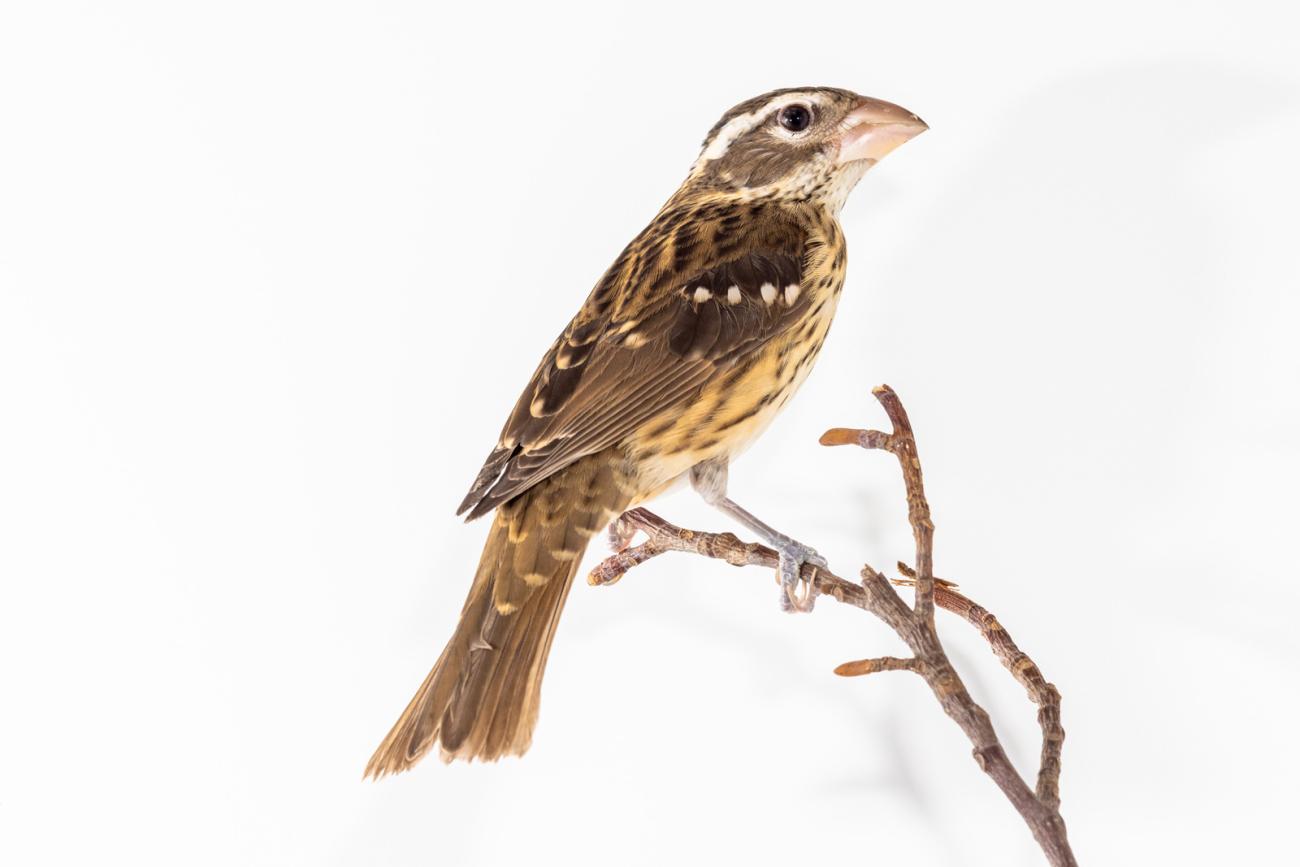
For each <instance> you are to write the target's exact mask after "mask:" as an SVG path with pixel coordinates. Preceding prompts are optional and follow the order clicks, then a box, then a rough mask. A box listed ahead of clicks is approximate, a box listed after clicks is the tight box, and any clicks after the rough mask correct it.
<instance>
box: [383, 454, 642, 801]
mask: <svg viewBox="0 0 1300 867" xmlns="http://www.w3.org/2000/svg"><path fill="white" fill-rule="evenodd" d="M601 457H604V455H593V456H591V457H588V458H585V459H583V460H582V461H579V462H578V463H576V464H574V465H572V466H570V467H568V468H567V469H565V470H563V471H561V472H560V473H557V474H556V475H554V476H551V477H550V478H548V479H546V480H544V481H542V482H541V483H539V484H538V485H537V486H535V487H533V488H531V489H529V490H528V491H525V492H524V493H522V494H520V495H519V496H518V497H515V498H514V499H513V500H510V501H509V502H507V503H504V504H502V505H501V507H500V508H498V509H497V514H496V517H495V519H494V520H493V523H492V530H491V532H490V533H489V534H488V540H487V544H486V546H485V547H484V548H483V556H482V558H481V559H480V560H479V566H478V572H477V573H476V574H475V576H474V584H473V586H472V587H471V588H470V591H469V597H468V598H467V599H466V600H465V607H464V608H463V609H462V610H461V615H460V622H459V624H458V625H457V626H456V632H455V634H453V635H452V637H451V640H450V641H449V642H448V643H447V646H446V648H445V649H444V650H443V651H442V655H441V656H440V657H438V661H437V662H436V663H434V666H433V670H432V671H430V672H429V676H428V677H426V678H425V679H424V683H423V684H421V686H420V688H419V690H417V691H416V693H415V697H414V698H412V699H411V701H410V703H409V704H408V705H407V706H406V710H405V711H403V712H402V715H401V717H400V718H398V720H397V723H396V724H395V725H394V726H393V728H392V730H391V731H390V732H389V733H388V736H387V737H386V738H384V741H383V743H381V744H380V745H379V749H377V750H375V754H374V755H373V756H371V758H370V762H369V763H368V764H367V765H366V776H368V777H373V778H376V779H378V778H379V777H382V776H384V775H385V774H393V773H398V772H401V771H405V770H408V769H409V768H411V767H413V766H414V765H415V764H416V763H417V762H418V761H420V759H422V758H424V756H425V754H427V753H428V752H429V750H431V749H432V748H433V746H434V745H435V744H440V745H441V748H442V749H441V752H442V757H443V759H444V760H445V761H451V760H453V759H463V760H466V761H471V760H474V759H481V760H484V761H494V760H496V759H498V758H500V757H501V756H506V755H522V754H523V753H524V752H525V751H527V749H528V746H529V744H530V743H531V742H532V738H533V727H534V725H535V724H536V722H537V709H538V705H539V701H540V694H541V686H542V675H543V673H544V670H545V667H546V657H547V654H548V653H549V652H550V649H551V640H552V638H554V636H555V627H556V625H557V624H558V623H559V620H560V612H561V611H562V610H563V609H564V601H565V599H566V598H567V597H568V595H569V587H570V586H571V585H572V584H573V576H574V574H575V573H576V572H577V570H578V564H579V562H580V561H581V559H582V555H583V552H584V551H585V550H586V548H587V543H588V542H589V541H590V540H591V537H592V536H593V535H594V534H595V533H596V531H597V530H599V529H600V528H601V527H603V526H604V525H605V524H606V523H608V521H609V520H610V519H611V518H612V517H613V516H614V515H615V514H617V513H618V512H620V511H622V510H623V509H624V508H625V507H626V506H627V503H628V501H629V499H630V498H629V497H628V496H627V495H626V494H625V493H624V492H623V488H622V486H621V484H619V478H618V477H617V473H616V471H615V467H614V466H613V465H612V462H610V461H608V460H604V461H599V460H597V459H598V458H601Z"/></svg>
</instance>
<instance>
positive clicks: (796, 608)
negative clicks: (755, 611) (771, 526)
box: [777, 539, 827, 612]
mask: <svg viewBox="0 0 1300 867" xmlns="http://www.w3.org/2000/svg"><path fill="white" fill-rule="evenodd" d="M777 554H778V555H779V557H780V560H779V563H778V565H777V573H778V574H779V576H780V579H781V610H782V611H790V612H808V611H812V610H813V604H814V603H815V602H816V601H817V585H816V584H815V583H814V581H813V580H811V579H809V580H805V579H804V578H803V577H802V576H801V575H800V572H801V571H802V569H803V566H804V564H807V565H809V566H812V567H814V568H815V569H817V568H820V569H825V568H826V565H827V564H826V558H825V557H823V556H822V555H820V554H818V553H817V552H816V551H815V550H813V549H812V548H809V547H808V546H807V545H804V544H802V543H800V542H796V541H794V540H793V539H785V540H783V541H782V542H781V543H780V544H778V546H777ZM800 585H803V587H802V592H801V589H800Z"/></svg>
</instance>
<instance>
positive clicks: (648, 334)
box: [366, 87, 926, 777]
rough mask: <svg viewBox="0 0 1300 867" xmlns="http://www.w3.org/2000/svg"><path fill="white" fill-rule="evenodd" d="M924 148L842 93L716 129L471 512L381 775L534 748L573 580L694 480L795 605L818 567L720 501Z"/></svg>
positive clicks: (509, 433) (569, 336) (801, 93)
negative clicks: (455, 572) (853, 199)
mask: <svg viewBox="0 0 1300 867" xmlns="http://www.w3.org/2000/svg"><path fill="white" fill-rule="evenodd" d="M925 129H926V126H925V124H924V123H922V122H921V120H920V118H918V117H917V116H916V115H914V114H912V113H911V112H909V111H907V110H905V109H903V108H900V107H899V106H896V105H893V104H891V103H888V102H881V101H880V100H875V99H867V98H864V97H861V96H858V95H857V94H854V93H850V92H849V91H846V90H837V89H833V88H823V87H812V88H796V89H790V90H778V91H773V92H771V93H766V94H764V95H762V96H759V97H755V98H754V99H751V100H749V101H748V102H743V103H741V104H740V105H738V106H736V107H735V108H733V109H731V111H728V112H727V113H726V114H725V115H723V116H722V119H721V120H719V121H718V123H717V124H716V125H715V126H714V127H713V129H712V130H710V131H709V134H708V137H707V138H706V139H705V140H704V149H703V151H702V153H701V154H700V157H699V159H698V160H697V161H696V162H695V165H694V166H693V167H692V168H691V172H690V174H689V175H688V176H687V178H686V181H685V183H683V184H682V186H681V188H680V189H679V190H678V191H677V192H676V193H675V194H673V197H672V198H671V199H669V200H668V203H667V204H665V205H664V206H663V208H662V210H660V211H659V214H658V215H657V216H656V217H655V218H654V220H652V221H651V223H650V225H649V226H647V227H646V228H645V230H644V231H642V232H641V234H640V235H638V236H637V237H636V238H635V239H634V240H633V241H632V243H631V244H629V245H628V246H627V248H626V249H625V250H624V251H623V252H622V253H621V254H620V255H619V257H618V259H616V260H615V261H614V264H613V266H611V267H610V269H609V270H608V271H607V272H606V273H605V276H604V277H603V278H601V280H600V282H599V283H597V284H596V287H595V289H594V290H592V292H591V294H590V295H589V296H588V298H587V301H586V303H584V304H583V305H582V309H581V310H579V311H578V315H577V316H575V317H574V318H573V321H572V322H570V323H569V325H568V327H567V328H565V329H564V333H563V334H561V335H560V336H559V338H558V339H557V340H556V341H555V343H554V344H552V346H551V348H550V350H549V351H548V352H547V353H546V355H545V357H543V358H542V362H541V364H540V365H539V366H538V368H537V372H536V373H534V374H533V378H532V381H531V382H530V383H529V384H528V387H527V388H526V389H524V393H523V395H522V396H521V397H520V399H519V402H518V404H517V405H516V406H515V409H514V412H513V413H511V415H510V419H509V421H507V422H506V425H505V429H504V430H503V431H502V433H501V439H500V442H498V443H497V445H496V447H495V448H494V449H493V450H492V453H491V454H490V455H488V458H487V461H486V463H485V464H484V465H483V469H482V471H481V472H480V473H479V475H478V478H477V479H476V480H475V481H474V484H473V486H472V487H471V489H470V492H469V495H468V496H467V497H466V498H465V501H464V502H463V503H461V506H460V512H461V513H465V512H468V513H469V514H468V518H467V519H473V518H477V517H479V516H480V515H485V514H487V513H488V512H491V511H492V510H494V509H495V510H496V517H495V519H494V521H493V524H492V529H491V531H490V532H489V535H488V541H487V545H486V547H485V548H484V550H483V556H482V559H481V561H480V562H479V566H478V572H477V574H476V575H475V576H474V584H473V586H472V587H471V588H470V592H469V598H468V599H467V600H466V601H465V607H464V609H463V610H462V612H461V619H460V624H459V625H458V626H457V628H456V632H455V634H454V635H453V636H452V638H451V641H450V642H449V643H448V644H447V647H446V649H445V650H443V652H442V656H441V657H439V659H438V662H437V663H436V664H435V665H434V667H433V671H431V672H430V673H429V676H428V678H426V679H425V681H424V684H423V685H422V686H421V687H420V689H419V691H418V692H416V694H415V697H414V698H413V699H411V702H410V704H409V705H408V706H407V708H406V710H405V712H403V714H402V716H401V718H400V719H399V720H398V721H397V723H396V725H394V726H393V729H392V731H391V732H389V734H388V737H386V738H385V739H384V742H383V743H382V744H381V745H380V746H379V749H378V750H376V752H375V754H374V756H373V757H372V758H371V759H370V764H369V765H368V766H367V768H366V773H367V774H368V775H370V776H374V777H379V776H382V775H384V774H388V773H395V772H397V771H403V770H406V769H407V768H409V767H411V766H412V765H414V764H415V763H416V762H417V761H419V760H420V759H421V758H422V757H423V756H424V755H425V754H426V753H427V752H428V751H429V750H430V749H431V748H432V747H433V746H434V744H436V743H440V744H441V747H442V755H443V757H444V758H446V759H448V760H450V759H488V760H490V759H496V758H498V757H500V756H503V755H508V754H520V753H523V752H524V751H525V750H526V749H527V748H528V745H529V743H530V741H531V740H532V731H533V725H534V723H535V721H536V719H537V708H538V699H539V693H540V688H541V683H542V673H543V668H544V666H545V664H546V656H547V653H548V651H549V649H550V646H551V639H552V637H553V636H554V635H555V627H556V624H557V623H558V621H559V619H560V611H561V609H562V608H563V606H564V600H565V597H566V596H567V595H568V593H569V586H570V585H571V584H572V582H573V576H574V573H575V572H576V571H577V568H578V561H579V560H580V559H581V557H582V554H583V552H584V551H585V550H586V548H587V543H588V542H589V541H590V539H591V537H592V536H593V535H594V534H595V533H596V532H597V531H598V530H599V529H600V528H601V527H602V526H604V525H606V524H607V523H609V521H610V520H611V519H612V518H614V517H615V516H617V515H618V514H619V513H620V512H621V511H622V510H624V509H627V508H628V507H630V506H632V505H634V504H637V503H640V502H643V501H645V500H647V499H649V498H651V497H654V496H655V495H656V494H658V493H660V492H662V491H663V490H665V489H666V488H668V487H669V486H671V485H672V484H673V483H674V482H676V481H677V480H679V479H681V478H683V477H688V478H689V479H690V481H691V483H692V484H693V485H694V487H695V488H696V489H697V490H698V491H699V492H700V493H701V494H702V495H703V496H704V498H705V499H706V500H707V501H708V502H709V503H711V504H713V505H715V506H717V507H718V508H720V509H721V510H723V511H724V512H727V513H728V514H730V515H731V516H732V517H734V518H736V519H737V520H738V521H739V522H740V523H742V524H744V525H745V526H746V527H748V528H749V529H750V530H752V531H754V532H756V533H757V534H759V535H760V536H762V537H763V538H764V539H765V540H766V541H767V542H768V543H769V544H771V545H773V546H774V547H776V548H777V550H778V551H779V552H780V555H781V567H780V572H781V578H782V597H781V598H782V602H783V605H784V606H785V607H787V608H794V609H798V610H806V609H807V608H808V607H810V606H811V602H812V592H811V588H805V591H804V592H803V593H800V592H799V584H800V580H799V568H800V565H801V564H802V563H813V564H816V565H823V566H824V565H825V562H824V561H823V560H822V559H821V558H820V557H819V556H818V555H817V554H816V552H815V551H813V550H812V549H810V548H807V547H806V546H804V545H801V544H799V543H798V542H795V541H794V540H792V539H790V538H788V537H786V536H784V535H782V534H780V533H778V532H776V531H775V530H773V529H772V528H771V527H769V526H767V525H766V524H764V523H762V522H761V521H759V520H758V519H757V518H755V517H754V516H753V515H750V514H749V513H748V512H746V511H745V510H743V509H741V508H740V507H739V506H738V505H736V504H735V503H733V502H732V501H731V500H730V499H728V498H727V496H726V486H727V464H728V461H729V460H730V459H731V458H732V456H734V455H736V454H738V453H739V452H740V451H741V450H742V449H743V448H744V447H745V446H746V445H747V444H748V443H749V442H750V441H751V440H752V439H753V438H754V437H755V436H757V435H758V434H759V433H760V432H762V431H763V429H764V428H766V427H767V425H768V424H769V423H770V422H771V421H772V419H773V417H774V416H775V415H776V413H777V412H778V411H779V410H780V409H781V408H782V407H783V406H784V405H785V403H786V401H788V400H789V399H790V397H791V395H793V394H794V392H795V389H797V388H798V387H799V385H800V383H802V382H803V380H804V378H805V377H806V376H807V375H808V371H809V370H811V368H812V365H813V362H814V360H815V359H816V358H817V353H818V351H819V350H820V349H821V345H822V341H823V340H824V339H825V337H826V332H827V330H828V329H829V328H830V324H831V317H832V316H833V314H834V312H835V306H836V302H837V300H838V298H839V293H840V288H841V286H843V283H844V270H845V248H844V235H843V233H842V232H841V231H840V227H839V224H838V222H837V215H838V213H839V210H840V208H841V206H842V205H843V204H844V200H845V198H846V197H847V196H848V194H849V192H850V190H852V189H853V186H854V185H855V184H856V183H857V182H858V180H859V179H860V178H861V177H862V175H863V174H864V173H865V172H866V171H867V170H868V169H869V168H870V167H871V166H872V165H874V164H875V163H876V162H877V161H878V160H880V159H881V158H882V157H883V156H885V155H886V154H887V153H889V152H890V151H891V150H893V149H894V148H896V147H898V146H899V145H900V144H902V143H904V142H906V141H907V140H908V139H910V138H912V137H913V136H915V135H917V134H919V133H921V132H922V131H924V130H925Z"/></svg>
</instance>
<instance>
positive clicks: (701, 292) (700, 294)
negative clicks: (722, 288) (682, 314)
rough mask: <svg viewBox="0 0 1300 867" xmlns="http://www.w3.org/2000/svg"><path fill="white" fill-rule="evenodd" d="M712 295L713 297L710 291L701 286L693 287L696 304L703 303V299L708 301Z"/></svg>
mask: <svg viewBox="0 0 1300 867" xmlns="http://www.w3.org/2000/svg"><path fill="white" fill-rule="evenodd" d="M712 297H713V293H712V292H710V291H709V290H708V289H705V288H704V287H703V286H697V287H695V303H696V304H703V303H704V302H705V301H708V300H709V299H710V298H712Z"/></svg>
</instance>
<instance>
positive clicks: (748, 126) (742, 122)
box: [700, 92, 820, 162]
mask: <svg viewBox="0 0 1300 867" xmlns="http://www.w3.org/2000/svg"><path fill="white" fill-rule="evenodd" d="M819 100H820V98H819V97H818V95H817V94H815V93H797V92H796V93H783V94H781V95H780V96H774V97H772V98H771V99H769V100H768V101H767V102H765V103H764V104H763V106H762V107H761V108H756V109H754V110H753V111H751V112H746V113H745V114H740V115H737V116H735V117H733V118H732V119H731V120H729V121H727V124H726V126H724V127H723V128H722V129H720V130H718V134H717V135H715V136H714V137H713V141H711V142H709V146H708V147H707V148H705V149H704V153H702V154H700V162H706V161H708V160H716V159H718V158H719V157H721V156H722V155H723V154H725V153H726V152H727V149H728V148H730V147H731V143H732V142H734V141H735V140H736V139H738V138H740V137H741V136H742V135H744V134H745V133H747V132H749V131H750V130H752V129H753V128H754V127H756V126H758V125H759V124H760V123H762V122H763V121H764V119H766V118H767V116H768V115H769V114H771V113H772V112H773V111H774V110H775V109H776V107H777V105H779V104H780V103H783V102H806V103H808V104H809V105H818V104H819Z"/></svg>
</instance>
